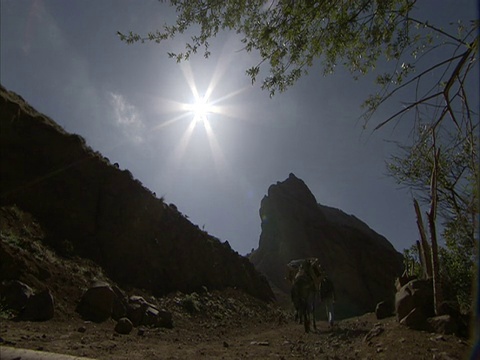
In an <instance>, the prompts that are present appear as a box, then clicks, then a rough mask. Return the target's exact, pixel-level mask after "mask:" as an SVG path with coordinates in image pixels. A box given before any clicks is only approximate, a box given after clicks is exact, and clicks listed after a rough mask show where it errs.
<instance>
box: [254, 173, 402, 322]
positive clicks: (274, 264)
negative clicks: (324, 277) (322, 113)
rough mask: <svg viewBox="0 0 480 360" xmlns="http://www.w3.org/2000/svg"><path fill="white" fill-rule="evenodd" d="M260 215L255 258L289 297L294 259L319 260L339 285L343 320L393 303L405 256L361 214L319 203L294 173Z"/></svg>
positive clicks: (271, 190) (265, 200)
mask: <svg viewBox="0 0 480 360" xmlns="http://www.w3.org/2000/svg"><path fill="white" fill-rule="evenodd" d="M260 217H261V219H262V233H261V235H260V241H259V247H258V249H257V250H255V251H254V252H253V253H252V254H251V255H250V260H251V261H252V262H253V263H254V264H255V266H256V267H257V269H259V270H260V271H261V272H263V273H264V274H266V276H267V277H268V278H269V280H270V281H271V282H272V283H273V284H274V285H275V286H276V287H278V288H280V289H282V290H284V291H285V292H287V293H289V291H290V288H289V287H290V285H289V284H288V283H287V282H286V281H285V279H284V275H285V265H286V264H287V263H288V262H289V261H290V260H292V259H297V258H304V257H317V258H319V259H320V261H321V263H322V265H323V266H324V268H325V269H326V270H327V272H328V273H329V275H330V277H331V278H332V279H333V282H334V284H335V288H336V293H337V310H338V311H337V313H338V314H339V315H340V316H343V317H346V316H354V315H359V314H363V313H365V312H368V311H373V310H374V309H375V306H376V304H377V303H378V302H380V301H383V300H388V301H393V297H394V281H395V277H397V276H399V275H400V273H401V271H402V267H403V265H402V256H401V254H399V253H398V252H397V251H395V249H394V247H393V246H392V244H391V243H390V242H389V241H388V240H387V239H386V238H385V237H383V236H381V235H379V234H378V233H376V232H375V231H374V230H372V229H371V228H370V227H369V226H368V225H367V224H365V223H364V222H362V221H361V220H359V219H358V218H356V217H355V216H353V215H347V214H345V213H344V212H343V211H341V210H338V209H334V208H331V207H327V206H322V205H318V204H317V201H316V199H315V196H314V195H313V194H312V193H311V191H310V190H309V189H308V187H307V185H306V184H305V183H304V182H303V181H302V180H301V179H299V178H297V177H296V176H295V175H294V174H290V175H289V177H288V178H287V179H286V180H285V181H282V182H277V184H274V185H271V186H270V187H269V189H268V194H267V195H266V196H265V197H264V198H263V200H262V202H261V207H260Z"/></svg>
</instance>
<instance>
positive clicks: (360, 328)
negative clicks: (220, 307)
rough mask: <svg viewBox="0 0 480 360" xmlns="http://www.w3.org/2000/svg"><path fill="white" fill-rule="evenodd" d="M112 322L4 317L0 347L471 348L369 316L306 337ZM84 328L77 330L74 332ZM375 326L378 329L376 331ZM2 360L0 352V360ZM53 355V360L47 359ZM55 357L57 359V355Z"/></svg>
mask: <svg viewBox="0 0 480 360" xmlns="http://www.w3.org/2000/svg"><path fill="white" fill-rule="evenodd" d="M114 325H115V322H114V321H106V322H104V323H101V324H94V323H88V322H83V321H81V320H80V319H72V321H68V322H66V321H62V322H55V321H49V322H45V323H30V322H24V323H14V322H3V323H2V324H1V325H0V337H1V338H2V343H1V344H0V345H4V346H13V347H18V348H29V349H33V350H39V349H40V350H42V351H50V352H54V353H61V354H69V355H73V356H84V357H90V358H95V359H122V360H123V359H125V360H126V359H201V358H204V359H298V358H301V359H347V360H354V359H377V358H378V359H400V358H404V359H413V360H416V359H458V360H461V359H464V358H466V357H467V356H468V353H469V351H470V345H469V343H468V341H467V340H465V339H461V338H458V337H455V336H453V335H438V334H431V333H427V332H422V331H413V330H409V329H407V328H405V327H403V326H400V325H399V324H398V323H397V321H396V319H395V318H394V317H392V318H388V319H384V320H380V321H379V320H377V319H376V318H375V315H374V314H366V315H363V316H361V317H356V318H352V319H347V320H342V321H340V322H339V323H338V324H336V325H335V328H334V329H333V330H329V329H328V325H327V323H326V322H323V321H321V322H319V323H318V328H319V331H317V332H316V333H309V334H306V333H304V331H303V327H302V326H301V325H298V324H295V323H294V322H292V321H287V322H280V323H279V322H278V319H272V320H271V321H264V320H261V319H248V321H244V320H243V319H232V320H231V321H230V323H229V324H226V323H223V322H218V319H206V318H197V317H183V318H179V319H178V322H177V324H176V326H175V328H173V329H161V328H157V329H150V328H144V329H140V330H141V331H139V329H134V331H132V333H131V334H129V335H119V334H116V333H115V332H114V331H113V328H114ZM80 328H83V330H82V331H79V329H80ZM378 329H381V330H378ZM2 360H3V357H2ZM51 360H53V359H51ZM59 360H60V359H59Z"/></svg>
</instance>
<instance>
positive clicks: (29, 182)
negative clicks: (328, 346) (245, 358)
mask: <svg viewBox="0 0 480 360" xmlns="http://www.w3.org/2000/svg"><path fill="white" fill-rule="evenodd" d="M0 109H1V113H0V152H1V154H2V156H1V163H0V168H1V174H2V176H1V177H0V189H1V193H0V206H10V205H14V204H16V205H17V206H18V207H19V208H20V209H22V210H24V211H26V212H28V213H30V214H32V215H33V216H34V217H35V218H36V219H37V220H38V221H39V222H40V223H41V224H42V226H43V227H44V228H45V229H46V231H47V242H48V243H49V245H50V246H51V247H53V248H54V249H56V251H58V252H61V253H63V254H64V255H78V256H81V257H84V258H88V259H91V260H93V261H95V262H96V263H98V264H99V265H100V266H102V267H103V268H104V269H105V271H106V273H107V274H108V275H109V276H110V278H111V279H113V280H114V281H116V282H118V283H119V284H121V285H125V286H132V287H137V288H142V289H145V290H150V291H152V292H153V293H154V294H155V295H162V294H166V293H169V292H171V291H174V290H180V291H183V292H192V291H195V290H199V289H201V288H202V286H206V287H208V288H209V289H220V288H225V287H237V288H239V289H242V290H244V291H246V292H247V293H249V294H251V295H253V296H256V297H258V298H260V299H264V300H270V299H272V298H273V293H272V290H271V289H270V287H269V285H268V283H267V281H266V279H265V278H264V277H263V276H262V275H260V274H259V273H258V272H257V271H256V270H255V269H254V267H253V265H252V264H251V263H250V262H249V261H248V259H247V258H245V257H242V256H240V255H239V254H238V253H236V252H235V251H233V250H232V249H231V248H230V246H229V245H228V243H221V242H220V241H219V240H218V239H216V238H213V237H212V236H210V235H209V234H207V233H206V232H204V231H202V230H200V229H199V228H198V226H196V225H193V224H192V223H191V222H190V221H189V220H188V219H187V218H186V217H185V216H184V215H182V214H181V213H180V212H179V211H178V210H177V209H176V207H175V206H173V205H167V204H165V203H164V201H163V200H162V199H158V198H156V197H155V196H154V194H153V193H152V192H151V191H150V190H148V189H146V188H145V187H144V186H143V185H142V184H141V183H140V182H139V181H138V180H136V179H134V178H133V177H132V174H131V173H130V172H129V171H127V170H120V169H119V168H118V167H116V166H114V165H111V164H110V162H109V161H108V159H106V158H104V157H103V156H102V155H101V154H100V153H98V152H95V151H93V150H92V149H91V148H89V147H87V146H86V144H85V141H84V140H83V139H82V138H81V137H80V136H78V135H71V134H68V133H67V132H65V131H64V130H63V129H62V128H61V127H60V126H59V125H57V124H56V123H55V122H54V121H53V120H51V119H50V118H48V117H46V116H45V115H42V114H40V113H38V112H37V111H36V110H35V109H33V108H32V107H30V106H29V105H28V104H27V103H26V102H25V101H24V100H23V99H22V98H21V97H20V96H18V95H16V94H14V93H12V92H9V91H7V90H5V89H4V88H3V87H0Z"/></svg>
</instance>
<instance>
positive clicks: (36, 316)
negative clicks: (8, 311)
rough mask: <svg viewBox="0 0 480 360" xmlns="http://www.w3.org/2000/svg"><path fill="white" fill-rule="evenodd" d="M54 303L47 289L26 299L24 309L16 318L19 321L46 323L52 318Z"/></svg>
mask: <svg viewBox="0 0 480 360" xmlns="http://www.w3.org/2000/svg"><path fill="white" fill-rule="evenodd" d="M54 310H55V301H54V299H53V295H52V293H51V292H50V290H49V289H45V290H43V291H42V292H40V293H38V294H34V295H32V296H31V297H29V298H28V300H27V303H26V304H25V308H24V309H23V310H22V311H21V313H20V314H19V316H18V319H19V320H27V321H47V320H50V319H51V318H53V315H54Z"/></svg>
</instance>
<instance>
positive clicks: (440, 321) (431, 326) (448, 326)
mask: <svg viewBox="0 0 480 360" xmlns="http://www.w3.org/2000/svg"><path fill="white" fill-rule="evenodd" d="M427 323H428V330H429V331H431V332H434V333H437V334H445V335H451V334H456V333H457V332H458V323H457V320H456V319H455V318H454V317H452V316H451V315H440V316H434V317H431V318H428V319H427Z"/></svg>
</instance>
